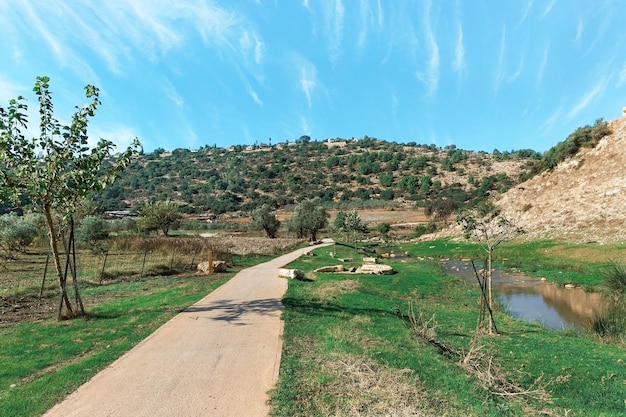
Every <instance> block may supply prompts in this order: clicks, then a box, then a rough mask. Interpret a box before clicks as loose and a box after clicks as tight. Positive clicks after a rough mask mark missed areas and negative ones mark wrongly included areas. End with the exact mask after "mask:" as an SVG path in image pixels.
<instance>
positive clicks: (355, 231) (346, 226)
mask: <svg viewBox="0 0 626 417" xmlns="http://www.w3.org/2000/svg"><path fill="white" fill-rule="evenodd" d="M337 219H339V220H337ZM334 226H335V230H338V231H340V232H343V233H345V234H346V236H347V237H349V238H350V240H351V241H352V242H354V250H356V249H357V247H356V243H357V241H358V239H359V237H360V236H361V235H363V234H366V233H367V232H368V229H367V225H366V224H365V223H363V220H362V219H361V217H360V216H359V213H358V212H357V211H356V210H352V211H349V212H348V213H342V212H340V213H339V214H338V215H337V217H336V218H335V223H334Z"/></svg>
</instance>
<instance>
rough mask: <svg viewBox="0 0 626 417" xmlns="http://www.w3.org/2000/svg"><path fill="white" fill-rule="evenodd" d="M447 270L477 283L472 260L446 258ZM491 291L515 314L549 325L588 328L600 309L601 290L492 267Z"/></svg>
mask: <svg viewBox="0 0 626 417" xmlns="http://www.w3.org/2000/svg"><path fill="white" fill-rule="evenodd" d="M444 269H445V270H446V272H447V273H450V274H453V275H457V276H459V277H462V278H463V279H465V280H466V281H468V282H472V283H477V281H476V277H475V275H474V269H473V268H472V265H471V263H469V262H463V261H456V260H449V261H446V262H445V263H444ZM493 291H494V293H495V294H496V296H497V297H498V300H499V301H500V302H501V303H502V304H503V305H504V306H505V307H506V309H507V311H508V312H509V313H510V314H511V315H512V316H514V317H517V318H520V319H522V320H526V321H532V322H540V323H542V324H544V325H545V326H546V327H547V328H550V329H564V328H568V327H576V328H581V329H582V328H587V327H588V326H589V324H590V323H591V321H592V320H593V317H594V316H595V315H596V314H597V313H598V312H600V311H601V310H602V299H601V297H600V294H598V293H594V292H587V291H585V290H583V289H581V288H569V289H568V288H563V287H559V286H557V285H555V284H551V283H548V282H545V281H541V280H539V279H537V278H533V277H527V276H523V275H520V274H508V273H506V272H503V271H500V270H497V269H496V270H494V271H493Z"/></svg>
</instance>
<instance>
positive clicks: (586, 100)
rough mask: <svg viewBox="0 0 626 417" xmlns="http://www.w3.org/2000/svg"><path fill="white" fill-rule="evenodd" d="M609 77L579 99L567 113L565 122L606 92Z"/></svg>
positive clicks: (601, 80)
mask: <svg viewBox="0 0 626 417" xmlns="http://www.w3.org/2000/svg"><path fill="white" fill-rule="evenodd" d="M608 82H609V77H604V78H602V79H600V80H599V81H598V83H597V84H596V85H595V86H594V87H593V88H592V89H591V90H589V91H588V92H587V93H585V95H584V96H583V97H582V98H581V99H580V101H579V102H578V103H577V104H576V105H575V106H574V107H573V108H572V110H570V111H569V113H567V116H566V118H567V120H572V119H574V118H575V117H576V116H578V115H579V114H580V112H582V111H583V110H585V109H586V108H587V106H589V105H590V104H591V102H592V101H593V100H594V99H595V98H596V97H598V96H599V95H600V94H602V93H603V92H604V90H606V87H607V85H608Z"/></svg>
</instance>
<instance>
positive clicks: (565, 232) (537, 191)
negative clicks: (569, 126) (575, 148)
mask: <svg viewBox="0 0 626 417" xmlns="http://www.w3.org/2000/svg"><path fill="white" fill-rule="evenodd" d="M609 128H610V129H611V131H612V132H613V133H612V134H611V135H609V136H606V137H605V138H603V139H602V140H601V141H600V142H599V143H598V145H597V146H596V147H595V148H593V149H589V148H583V149H581V151H580V152H579V153H578V154H576V155H575V156H574V157H572V158H570V159H568V160H566V161H564V162H562V163H561V164H559V165H558V166H557V167H556V168H555V169H554V170H552V171H549V172H543V173H541V174H540V175H537V176H536V177H534V178H531V179H530V180H528V181H526V182H524V183H522V184H520V185H519V186H517V187H516V188H514V189H511V190H509V191H508V192H506V193H505V194H503V195H502V197H501V198H500V199H499V201H496V203H497V204H498V205H499V206H500V207H501V208H502V209H503V211H504V213H505V214H506V215H507V216H508V217H510V218H513V219H515V220H516V221H518V223H519V225H520V226H522V227H523V228H524V229H525V230H526V232H527V233H528V237H529V238H533V239H534V238H547V239H565V240H568V241H579V242H588V241H597V242H600V243H609V242H625V241H626V210H625V209H624V208H625V207H626V151H625V150H626V118H621V119H617V120H614V121H612V122H610V123H609Z"/></svg>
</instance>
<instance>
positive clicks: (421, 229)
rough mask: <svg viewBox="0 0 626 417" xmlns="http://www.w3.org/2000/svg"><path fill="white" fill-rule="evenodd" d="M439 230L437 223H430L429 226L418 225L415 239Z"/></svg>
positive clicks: (414, 232) (414, 233)
mask: <svg viewBox="0 0 626 417" xmlns="http://www.w3.org/2000/svg"><path fill="white" fill-rule="evenodd" d="M436 230H437V224H436V223H435V222H428V223H427V224H418V225H417V226H416V227H415V230H414V231H413V235H414V236H415V237H420V236H422V235H425V234H428V233H433V232H435V231H436Z"/></svg>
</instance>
